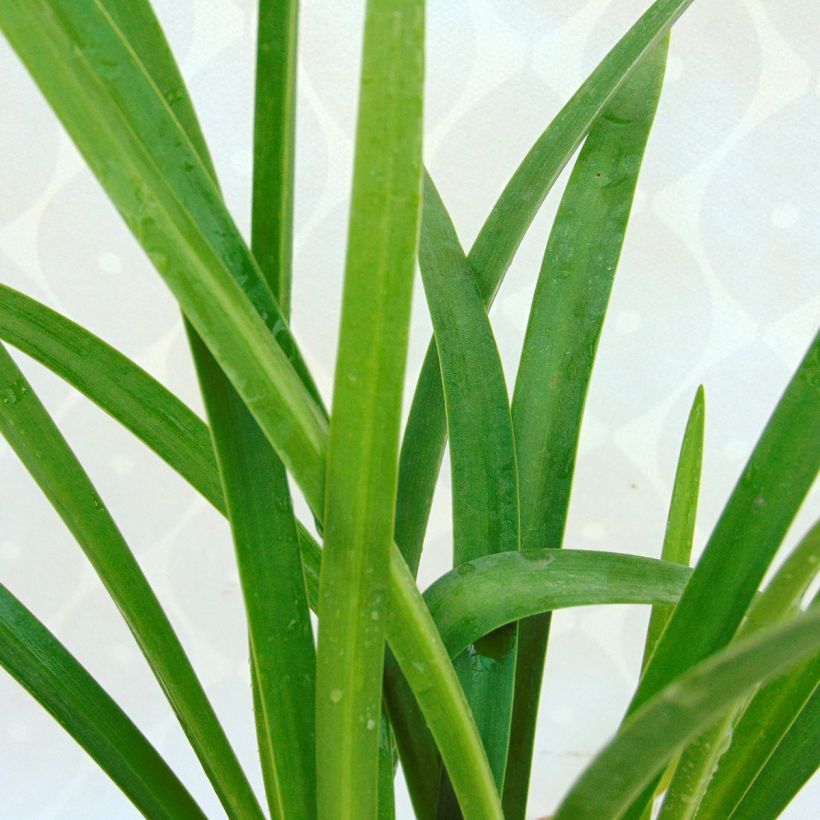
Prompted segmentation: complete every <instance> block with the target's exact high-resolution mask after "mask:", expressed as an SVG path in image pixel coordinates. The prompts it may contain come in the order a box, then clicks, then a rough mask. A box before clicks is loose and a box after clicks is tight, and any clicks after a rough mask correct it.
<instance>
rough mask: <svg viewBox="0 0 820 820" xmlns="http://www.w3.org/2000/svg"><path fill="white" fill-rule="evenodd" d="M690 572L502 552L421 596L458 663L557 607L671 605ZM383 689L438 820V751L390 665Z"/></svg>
mask: <svg viewBox="0 0 820 820" xmlns="http://www.w3.org/2000/svg"><path fill="white" fill-rule="evenodd" d="M305 547H306V549H307V548H309V547H308V545H307V544H305ZM689 574H690V570H689V568H688V567H683V566H678V565H675V564H669V563H666V562H662V561H656V560H653V559H651V558H640V557H636V556H631V555H619V554H616V553H604V552H592V551H574V550H561V551H558V550H551V549H550V550H534V551H527V552H505V553H497V554H495V555H489V556H485V557H483V558H477V559H475V560H474V561H470V562H468V563H466V564H462V565H461V566H460V567H458V568H457V569H454V570H452V571H451V572H448V573H447V574H446V575H444V576H442V577H441V578H440V579H439V580H438V581H436V582H435V583H434V584H433V585H432V586H431V587H430V588H429V589H428V590H427V591H426V592H425V594H424V598H425V600H426V602H427V605H428V606H429V608H430V614H431V616H432V618H433V620H434V621H435V624H436V627H437V629H438V631H439V633H440V634H441V640H442V641H443V642H444V645H445V646H446V647H447V651H448V653H449V654H450V656H451V657H457V656H458V655H459V654H460V653H462V652H463V651H464V650H465V649H466V648H467V647H468V646H470V645H471V644H473V643H475V642H476V641H478V640H479V639H480V638H482V637H484V636H485V635H488V634H491V633H492V632H493V631H494V630H496V629H498V628H499V627H502V626H505V625H507V624H511V623H514V622H515V621H517V620H519V619H521V618H525V617H531V616H533V615H536V614H542V613H544V612H551V611H553V610H555V609H563V608H566V607H575V606H588V605H593V604H613V603H621V604H627V603H632V604H673V603H675V602H676V601H677V600H678V598H679V597H680V593H681V591H682V590H683V587H684V585H685V584H686V581H687V579H688V578H689ZM391 635H392V633H391ZM391 645H392V638H391ZM386 683H387V686H386V696H387V698H388V702H389V705H390V717H391V721H392V723H393V727H394V729H395V730H396V739H397V742H398V745H399V751H400V754H401V760H402V767H403V770H404V773H405V777H406V778H407V781H408V786H409V788H410V795H411V797H412V800H413V805H414V808H415V809H416V813H417V814H418V816H419V817H428V816H431V815H435V811H436V800H437V792H438V788H437V787H438V778H437V777H435V776H433V777H431V776H430V771H431V761H430V758H431V757H433V758H435V747H432V748H431V743H430V742H429V741H427V740H426V739H425V738H424V735H423V734H422V733H420V732H419V727H420V726H422V725H423V718H422V716H421V715H420V714H419V710H418V708H417V706H416V702H415V698H414V696H413V694H411V692H410V690H409V688H408V687H407V685H406V684H405V683H404V681H403V680H402V679H401V677H400V676H398V675H397V670H396V669H395V668H393V667H392V666H391V665H390V664H388V665H387V667H386ZM433 773H434V774H435V769H433ZM463 807H464V804H463V803H462V808H463ZM467 816H469V815H467Z"/></svg>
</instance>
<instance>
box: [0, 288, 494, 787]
mask: <svg viewBox="0 0 820 820" xmlns="http://www.w3.org/2000/svg"><path fill="white" fill-rule="evenodd" d="M21 298H22V299H23V300H25V303H26V304H27V305H28V306H29V307H28V308H27V311H28V312H31V311H34V317H35V320H31V321H29V320H26V321H23V322H21V324H20V326H19V327H17V326H16V325H15V328H16V332H17V333H19V335H20V338H19V339H18V340H17V343H19V344H20V345H21V346H25V348H24V349H27V351H28V352H30V353H32V354H33V355H35V356H36V357H38V359H39V360H41V361H42V362H43V363H44V364H45V365H46V366H49V367H51V368H52V369H53V370H54V372H55V373H56V374H57V375H59V376H61V377H62V378H64V379H66V380H67V381H69V383H71V384H73V385H74V386H76V387H78V389H81V390H84V391H85V392H86V393H87V395H88V396H89V398H91V399H92V400H93V401H95V402H96V403H97V404H98V405H99V406H100V407H101V408H102V409H103V410H105V411H106V412H109V413H110V414H111V415H112V416H113V417H114V418H117V419H118V420H120V421H121V422H122V423H123V425H124V426H125V427H126V428H127V429H129V430H131V431H132V432H140V433H141V435H142V437H143V439H144V441H145V443H146V444H147V445H148V446H151V447H153V448H155V449H157V450H158V451H160V452H161V448H160V443H161V442H162V441H164V440H166V439H167V440H169V441H172V442H174V445H175V447H176V448H177V450H178V452H177V454H176V455H177V458H176V460H175V462H174V465H173V466H175V467H177V469H178V470H179V471H180V472H181V474H182V475H183V476H185V477H186V478H188V479H189V480H190V481H191V482H192V483H193V484H194V486H195V487H196V488H197V489H199V490H200V492H202V493H203V495H205V497H206V498H209V500H210V501H211V503H213V504H214V506H215V507H216V508H217V509H220V510H221V511H223V512H224V500H223V498H222V495H221V492H219V490H220V488H219V476H218V473H217V470H216V466H215V463H214V461H213V456H211V458H210V459H206V458H205V457H204V455H203V457H202V458H201V459H199V458H198V457H197V448H196V446H195V445H196V443H197V442H205V443H207V441H208V438H209V434H208V430H207V427H206V426H205V425H204V424H203V423H202V421H201V420H199V419H198V418H197V417H196V416H195V415H194V414H193V413H191V412H190V411H189V410H188V409H187V408H186V407H185V405H183V404H182V403H181V402H180V401H179V400H178V399H177V398H176V397H175V396H173V395H172V394H171V393H169V392H168V391H167V390H166V389H165V388H164V387H162V385H160V384H159V383H158V382H156V381H155V380H154V379H152V378H151V376H149V375H148V374H147V373H145V372H144V371H143V370H141V369H139V368H138V367H137V366H136V365H134V364H133V363H132V362H130V361H129V359H127V358H126V357H125V356H123V355H122V354H121V353H118V352H117V351H115V350H114V349H113V348H111V347H109V346H108V345H106V344H105V343H104V342H102V341H100V340H99V339H97V338H96V337H94V336H91V334H89V333H87V331H84V330H82V328H79V327H78V326H76V325H73V324H72V323H70V322H69V321H68V320H66V319H64V318H63V317H60V316H59V315H58V314H54V313H53V312H51V311H48V309H47V308H44V307H43V306H42V305H38V304H37V303H36V302H34V301H33V300H30V299H27V297H21ZM2 304H3V302H2V300H0V334H2V333H4V332H6V330H5V328H6V324H5V322H6V318H7V317H6V316H5V314H4V313H3V311H2ZM18 315H19V314H18ZM30 337H31V338H32V339H33V340H34V341H33V342H32V344H27V341H26V340H27V339H29V338H30ZM75 346H77V347H78V349H80V350H82V351H84V353H83V357H82V360H81V359H80V358H77V359H76V360H75V359H74V358H73V356H72V353H71V351H72V350H73V349H75ZM126 386H127V387H128V389H127V390H126V389H125V388H126ZM140 397H148V398H149V399H151V400H150V401H149V402H148V403H142V402H141V400H140ZM151 397H157V399H156V400H154V399H152V398H151ZM177 417H180V418H183V419H187V421H186V423H185V426H183V427H182V428H181V430H180V431H177V430H176V429H175V426H176V425H175V423H174V422H173V419H175V418H177ZM169 419H170V420H169ZM186 427H187V429H189V430H190V440H188V439H187V438H186V437H185V436H184V435H182V432H183V431H184V429H186ZM188 446H189V447H190V448H191V449H190V451H188V452H186V447H188ZM204 447H205V445H204V444H203V445H202V449H203V450H204ZM200 462H201V467H202V469H201V471H197V472H194V471H193V469H192V467H191V465H192V464H194V463H197V464H199V463H200ZM209 494H210V497H209ZM297 530H298V535H299V542H300V549H301V551H302V561H303V569H304V573H305V581H306V584H307V589H308V596H309V600H310V605H311V607H312V608H313V609H314V610H315V609H316V607H317V605H318V604H317V602H318V588H319V567H320V562H321V549H320V548H319V546H318V544H316V542H315V541H314V540H313V538H312V536H311V535H310V534H309V532H308V531H307V529H305V527H304V526H302V525H301V524H299V523H298V522H297ZM390 560H391V562H392V563H394V564H396V565H397V568H396V569H395V570H394V573H399V577H401V573H402V572H403V571H406V566H404V562H403V559H402V558H401V556H400V554H399V553H398V550H396V549H395V548H394V549H393V550H392V551H391V558H390ZM390 594H391V600H392V598H393V597H394V595H395V594H396V592H395V590H394V589H393V588H392V586H391V593H390ZM406 594H409V592H407V593H406ZM416 595H417V596H418V593H416ZM415 605H418V600H417V601H416V604H415ZM408 628H410V627H402V626H401V625H397V626H396V628H395V630H394V631H393V632H392V633H391V631H390V626H389V624H388V643H389V644H390V645H391V646H393V645H394V644H396V645H398V644H400V643H401V642H406V641H407V640H408V638H407V630H408ZM476 637H480V636H476ZM404 656H405V657H408V656H409V650H405V652H404ZM450 675H451V676H452V680H456V678H455V672H454V671H453V670H452V667H451V668H450ZM434 684H435V682H434ZM456 685H457V684H456ZM447 686H448V691H451V689H450V685H449V684H448V685H447ZM416 696H417V697H418V699H419V703H420V704H421V705H422V707H423V709H424V710H426V712H427V713H428V714H430V715H438V717H439V718H440V719H441V721H443V722H444V723H446V722H448V721H451V720H457V721H459V722H460V723H459V725H464V724H465V723H466V725H467V726H469V721H468V720H467V716H469V710H468V708H467V705H466V702H459V701H454V703H455V707H454V708H456V709H457V708H459V705H460V708H462V709H463V712H464V714H457V713H456V712H455V711H454V712H453V713H452V714H450V713H445V714H443V715H442V714H441V713H440V712H439V711H438V704H439V703H440V702H442V700H443V698H442V697H441V695H440V693H439V692H438V690H437V688H436V686H435V685H432V686H425V688H424V690H423V691H420V692H418V693H416ZM462 700H463V699H462ZM465 731H467V730H465ZM439 738H440V740H441V742H442V743H447V742H448V740H449V739H450V738H454V739H455V740H457V741H458V742H454V743H452V744H451V745H449V746H444V747H442V748H441V751H442V758H443V759H444V762H445V765H446V766H447V768H448V771H452V770H458V769H459V767H461V762H460V761H462V760H463V759H464V760H474V759H476V750H480V749H481V743H480V739H479V737H478V731H477V729H476V728H475V725H473V726H472V732H471V733H469V732H468V733H467V734H465V735H461V734H459V732H457V731H454V730H446V729H445V728H444V727H442V728H441V730H440V733H439ZM465 745H466V747H467V748H468V749H471V750H472V751H470V752H469V753H467V754H465V753H463V751H462V749H463V747H464V746H465ZM479 759H480V758H479ZM484 763H485V770H486V771H485V774H482V775H481V777H482V781H481V782H482V783H486V782H489V783H490V784H492V776H491V774H490V769H489V764H488V763H487V762H486V759H485V761H484ZM485 775H486V776H485ZM473 776H474V772H473V771H471V770H464V774H463V775H462V782H463V783H464V786H463V789H464V790H465V791H466V792H467V793H471V792H472V793H474V789H473V785H472V783H473V781H472V780H471V779H470V778H472V777H473ZM436 785H437V784H436Z"/></svg>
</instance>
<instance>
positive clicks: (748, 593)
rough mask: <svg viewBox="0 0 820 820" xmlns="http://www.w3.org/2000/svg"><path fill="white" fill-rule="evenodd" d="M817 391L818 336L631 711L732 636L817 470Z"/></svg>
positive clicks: (635, 810)
mask: <svg viewBox="0 0 820 820" xmlns="http://www.w3.org/2000/svg"><path fill="white" fill-rule="evenodd" d="M819 386H820V335H818V336H816V337H815V338H814V341H813V342H812V344H811V346H810V347H809V350H808V352H807V354H806V356H805V357H804V359H803V361H802V362H801V363H800V366H799V367H798V368H797V371H796V372H795V374H794V376H793V377H792V379H791V381H790V382H789V384H788V386H787V387H786V390H785V392H784V394H783V396H782V397H781V399H780V402H779V403H778V405H777V407H776V408H775V411H774V413H773V415H772V417H771V418H770V419H769V422H768V424H767V425H766V428H765V430H764V431H763V434H762V436H761V438H760V440H759V441H758V443H757V445H756V446H755V449H754V451H753V452H752V455H751V457H750V458H749V461H748V462H747V464H746V467H745V468H744V470H743V473H742V474H741V477H740V479H739V481H738V483H737V485H736V486H735V489H734V490H733V492H732V495H731V496H730V498H729V500H728V502H727V504H726V507H725V508H724V510H723V513H722V515H721V517H720V519H719V521H718V523H717V525H716V527H715V529H714V531H713V532H712V535H711V537H710V538H709V541H708V543H707V545H706V549H705V550H704V552H703V555H702V556H701V558H700V560H699V561H698V564H697V567H696V568H695V572H694V574H693V575H692V579H691V581H690V582H689V584H688V585H687V588H686V591H685V592H684V595H683V597H682V598H681V600H680V601H679V603H678V604H677V606H676V607H675V610H674V611H673V613H672V615H671V617H670V618H669V621H668V623H667V625H666V629H665V630H664V632H663V635H662V636H661V638H660V640H659V641H658V644H657V646H656V647H655V651H654V653H653V655H652V659H651V660H650V662H649V664H648V666H647V667H646V670H645V671H644V674H643V677H642V678H641V680H640V683H639V684H638V689H637V691H636V693H635V696H634V697H633V700H632V703H631V705H630V707H629V712H630V713H631V712H632V711H634V710H635V709H637V708H638V707H639V706H640V705H641V704H642V703H643V702H644V701H646V700H647V699H648V698H650V697H651V696H652V695H653V694H654V693H655V692H657V691H659V690H660V689H661V688H663V686H665V685H666V684H667V683H669V682H671V681H672V680H674V679H675V678H677V677H678V676H679V675H680V674H682V673H683V672H685V671H686V670H687V669H688V668H690V667H691V666H693V665H694V664H695V663H697V662H699V661H700V660H702V659H703V658H705V657H708V656H709V655H710V654H712V653H713V652H715V651H717V650H718V649H720V648H721V647H723V646H725V645H726V644H727V643H728V642H729V641H730V640H731V639H732V637H733V636H734V634H735V633H736V631H737V629H738V627H739V625H740V623H741V621H742V619H743V616H744V614H745V613H746V610H747V609H748V607H749V605H750V603H751V601H752V598H753V596H754V594H755V592H756V591H757V588H758V586H759V584H760V582H761V580H762V578H763V575H764V574H765V572H766V569H767V568H768V566H769V563H770V562H771V560H772V558H773V557H774V555H775V553H776V552H777V549H778V547H779V546H780V543H781V542H782V540H783V537H784V536H785V534H786V531H787V530H788V528H789V526H790V524H791V522H792V520H793V518H794V516H795V514H796V513H797V510H798V508H799V507H800V504H801V503H802V501H803V499H804V497H805V495H806V493H807V492H808V490H809V488H810V486H811V484H812V482H813V481H814V478H815V476H816V475H817V471H818V467H820V450H817V448H811V447H806V446H805V444H804V441H805V437H806V436H808V437H809V439H811V437H812V436H816V435H818V434H819V433H820V389H819ZM729 566H731V567H732V571H731V572H727V571H726V568H727V567H729ZM652 788H653V789H654V784H653V785H652ZM650 799H651V792H647V793H646V794H644V795H642V796H641V797H640V799H639V800H638V801H637V802H636V804H635V806H633V807H632V809H631V810H630V813H629V815H628V817H637V816H640V814H641V813H642V812H643V807H644V805H645V804H646V803H647V802H648V801H649V800H650Z"/></svg>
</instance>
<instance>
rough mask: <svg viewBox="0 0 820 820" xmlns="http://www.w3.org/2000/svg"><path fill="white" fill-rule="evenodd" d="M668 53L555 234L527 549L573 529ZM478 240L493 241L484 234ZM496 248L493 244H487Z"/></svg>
mask: <svg viewBox="0 0 820 820" xmlns="http://www.w3.org/2000/svg"><path fill="white" fill-rule="evenodd" d="M667 50H668V37H667V38H664V39H663V40H662V41H661V43H660V44H659V45H657V46H656V47H655V48H654V49H653V50H652V51H651V52H650V53H649V54H647V55H646V56H645V57H644V58H643V60H642V61H641V63H640V64H639V65H638V66H637V68H636V69H635V70H634V72H633V73H632V74H631V75H630V76H629V78H628V79H627V80H626V82H625V83H624V84H623V86H622V87H621V88H620V89H619V91H618V92H617V93H616V94H615V95H614V96H613V97H612V99H611V100H610V102H609V104H608V105H607V107H606V108H605V109H604V111H603V113H602V114H601V116H600V118H599V119H598V120H597V122H596V123H595V125H593V127H592V130H591V131H590V132H589V136H588V137H587V140H586V142H585V143H584V147H583V148H582V149H581V153H580V155H579V157H578V160H577V162H576V163H575V167H574V168H573V171H572V175H571V176H570V179H569V182H568V183H567V188H566V191H565V193H564V196H563V197H562V199H561V204H560V206H559V209H558V213H557V215H556V217H555V222H554V224H553V227H552V231H551V233H550V237H549V241H548V242H547V247H546V250H545V253H544V261H543V264H542V266H541V272H540V274H539V277H538V283H537V285H536V289H535V295H534V297H533V302H532V307H531V309H530V317H529V322H528V325H527V332H526V335H525V338H524V347H523V350H522V353H521V363H520V365H519V368H518V376H517V378H516V382H515V391H514V397H513V405H512V416H513V427H514V429H515V446H516V450H517V452H518V453H520V459H519V461H520V463H519V474H520V479H521V484H520V486H521V545H522V548H523V549H534V548H536V547H538V548H541V547H553V548H558V547H560V546H561V541H562V539H563V536H564V527H565V523H566V517H567V509H568V507H569V498H570V489H571V486H572V477H573V474H574V471H575V455H576V451H577V448H578V440H579V437H580V432H581V420H582V417H583V412H584V404H585V402H586V395H587V390H588V387H589V382H590V378H591V375H592V367H593V363H594V360H595V352H596V350H597V347H598V339H599V338H600V335H601V329H602V327H603V322H604V316H605V315H606V308H607V304H608V302H609V294H610V292H611V290H612V283H613V280H614V277H615V271H616V269H617V266H618V259H619V257H620V253H621V247H622V245H623V241H624V236H625V234H626V227H627V223H628V221H629V214H630V211H631V209H632V200H633V197H634V195H635V188H636V186H637V182H638V173H639V171H640V168H641V162H642V159H643V155H644V151H645V149H646V145H647V141H648V139H649V132H650V130H651V128H652V123H653V121H654V118H655V110H656V108H657V105H658V99H659V97H660V92H661V86H662V84H663V75H664V70H665V67H666V53H667ZM535 150H536V149H533V151H535ZM524 162H525V165H526V163H527V160H525V161H524ZM510 184H511V185H512V184H513V183H510ZM513 190H519V189H518V188H516V187H514V188H513ZM521 195H522V196H524V195H525V193H524V192H523V191H522V194H521ZM522 207H524V206H522ZM491 220H492V217H491ZM488 224H491V225H492V222H490V223H488ZM487 230H488V231H491V232H492V228H491V227H490V228H488V229H487ZM476 244H477V247H478V248H479V249H481V248H482V247H484V246H483V245H481V244H480V240H479V241H477V243H476ZM486 252H487V253H490V252H494V251H492V249H490V248H489V246H488V247H487V251H486ZM507 264H508V263H507ZM549 623H550V621H549V616H543V617H539V618H534V619H532V620H530V621H527V622H525V623H522V624H521V626H520V647H519V654H518V669H517V672H516V685H515V710H514V713H513V729H512V735H511V738H510V760H509V769H510V779H509V780H508V781H507V783H506V784H505V788H504V805H505V810H506V812H507V814H508V816H510V817H513V818H523V817H524V813H525V811H526V802H527V788H528V783H529V776H530V768H531V761H532V747H533V741H534V737H535V721H536V717H537V712H538V701H539V695H540V691H541V678H542V670H543V667H544V659H545V654H546V647H547V637H548V634H549Z"/></svg>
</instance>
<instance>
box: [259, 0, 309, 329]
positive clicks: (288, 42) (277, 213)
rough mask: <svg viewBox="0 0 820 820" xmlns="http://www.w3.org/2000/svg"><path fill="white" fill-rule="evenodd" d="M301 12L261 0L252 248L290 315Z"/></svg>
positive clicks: (291, 0) (286, 1)
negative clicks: (299, 15) (298, 40)
mask: <svg viewBox="0 0 820 820" xmlns="http://www.w3.org/2000/svg"><path fill="white" fill-rule="evenodd" d="M298 14H299V4H298V2H297V0H259V23H258V32H257V37H256V96H255V100H256V102H255V111H254V127H253V207H252V210H251V249H252V250H253V255H254V257H255V258H256V260H257V261H258V262H259V267H260V268H261V270H262V273H263V275H264V276H265V278H266V279H267V281H268V284H269V285H270V286H271V290H272V291H273V294H274V296H275V297H276V301H277V303H278V304H279V308H280V309H281V311H282V313H283V314H284V315H285V316H286V317H287V315H288V313H289V311H290V290H291V257H292V253H293V177H294V143H295V140H296V42H297V37H296V33H297V19H298Z"/></svg>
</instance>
